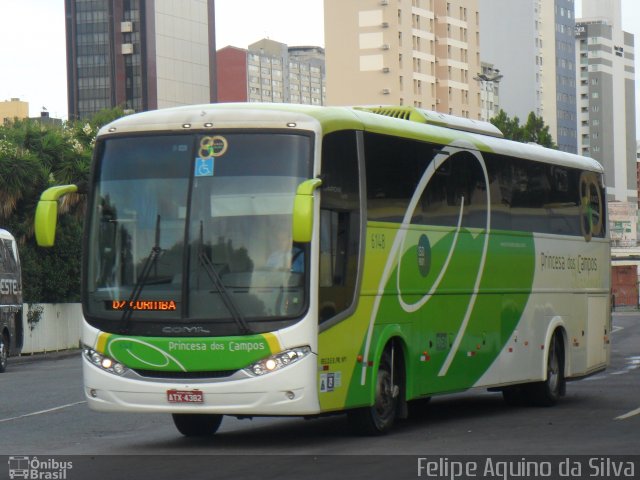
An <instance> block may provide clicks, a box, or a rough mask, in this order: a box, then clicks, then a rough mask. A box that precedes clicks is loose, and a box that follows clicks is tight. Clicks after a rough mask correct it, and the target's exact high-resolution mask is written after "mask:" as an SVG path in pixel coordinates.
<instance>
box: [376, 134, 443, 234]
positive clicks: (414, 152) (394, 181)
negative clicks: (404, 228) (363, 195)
mask: <svg viewBox="0 0 640 480" xmlns="http://www.w3.org/2000/svg"><path fill="white" fill-rule="evenodd" d="M364 138H365V143H364V148H365V158H366V159H367V169H366V170H367V208H368V219H369V220H376V221H381V222H401V221H402V219H403V217H404V215H405V213H406V211H407V207H408V206H409V201H410V200H411V197H413V194H414V193H415V191H416V187H417V186H418V182H419V181H420V179H421V178H422V175H423V173H424V171H425V169H426V167H427V165H428V164H429V163H430V162H431V159H432V158H433V155H434V151H435V150H437V149H438V147H436V146H434V145H433V144H431V143H426V142H418V141H414V140H407V139H406V138H397V137H391V136H386V135H378V134H373V133H365V137H364Z"/></svg>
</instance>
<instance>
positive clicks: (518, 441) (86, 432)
mask: <svg viewBox="0 0 640 480" xmlns="http://www.w3.org/2000/svg"><path fill="white" fill-rule="evenodd" d="M612 337H613V346H612V356H611V366H610V367H609V369H608V370H607V371H606V372H604V373H602V374H598V375H596V376H593V377H590V378H588V379H585V380H582V381H579V382H571V383H569V384H568V386H567V396H566V397H564V398H563V399H562V401H561V402H560V403H559V404H558V405H557V406H555V407H552V408H535V407H507V406H506V405H505V404H504V402H503V400H502V396H501V395H500V394H496V393H488V392H484V391H472V392H467V393H464V394H456V395H451V396H446V397H440V398H435V399H433V401H432V402H431V403H430V404H428V406H427V407H426V408H425V409H424V412H422V413H421V414H420V415H418V416H417V417H413V418H412V419H411V420H407V421H403V422H401V423H399V424H398V425H397V427H396V429H395V430H394V431H393V432H392V433H391V434H390V435H387V436H384V437H364V438H363V437H356V436H353V435H352V434H350V433H349V432H348V430H347V428H346V427H347V425H346V418H345V417H344V416H334V417H324V418H318V419H313V420H304V419H299V418H256V419H253V420H237V419H235V418H231V417H225V419H224V420H223V423H222V427H221V428H220V430H219V431H218V433H217V434H216V435H215V436H214V437H212V438H210V439H187V438H184V437H182V436H181V435H180V434H179V433H178V432H177V430H175V427H174V426H173V423H172V421H171V418H170V417H169V416H168V415H164V414H113V413H98V412H93V411H91V410H89V408H88V407H87V405H86V403H85V401H84V398H83V396H82V378H81V367H80V358H79V353H75V354H73V355H47V356H44V357H42V358H40V357H39V358H36V359H10V360H11V363H10V364H9V368H8V370H7V372H5V373H3V374H0V479H2V478H5V476H6V478H9V477H8V475H9V468H8V467H5V466H3V463H4V465H8V466H11V465H13V466H15V465H17V463H16V462H18V460H16V459H17V458H18V457H19V456H21V457H25V456H28V457H29V458H31V459H33V457H34V456H37V457H38V458H39V459H40V460H39V461H42V462H46V461H48V460H50V459H64V458H68V459H69V461H72V462H74V468H75V469H70V470H68V471H67V472H66V474H67V476H66V477H64V478H68V479H75V478H91V479H92V480H95V479H98V478H275V477H276V476H277V477H279V478H296V479H299V478H300V477H304V476H309V475H310V473H309V472H310V471H311V472H313V474H312V475H311V478H334V479H337V478H370V479H371V478H419V477H418V474H419V473H421V474H422V475H420V476H423V477H424V478H449V479H453V478H465V477H457V476H454V473H456V472H455V471H453V470H455V468H454V466H450V465H444V466H442V465H441V466H440V467H439V468H440V470H438V471H437V472H436V473H439V474H440V476H433V475H429V476H425V475H424V474H425V470H424V469H423V470H421V471H420V470H419V469H418V468H417V462H418V458H420V457H425V458H440V459H443V458H444V459H449V460H445V463H446V462H449V461H453V460H451V459H452V458H457V457H455V456H458V455H465V456H466V457H461V458H465V459H466V460H465V461H466V462H467V466H469V463H468V462H475V460H474V459H476V458H477V459H480V460H478V461H479V462H482V463H481V465H480V466H486V461H487V458H491V457H495V456H502V455H511V456H514V457H505V458H506V459H507V460H506V461H508V462H515V464H514V465H512V466H515V467H518V466H522V464H523V462H522V461H520V460H518V459H523V458H525V459H527V460H528V459H538V460H539V461H543V460H541V459H545V458H546V459H551V460H550V461H551V462H552V463H553V467H554V468H555V467H557V465H556V464H557V463H560V462H561V461H565V460H566V457H569V456H571V457H572V456H584V457H580V458H581V461H583V462H586V463H585V465H587V466H586V467H585V468H583V469H582V470H581V472H580V473H581V474H582V476H581V477H576V478H587V476H588V475H587V474H589V475H590V474H592V473H596V474H598V475H597V476H598V477H600V478H614V476H613V475H612V476H610V477H607V475H604V473H618V474H619V475H618V476H619V477H621V478H624V477H625V474H624V472H620V471H618V472H611V469H610V467H611V465H610V459H609V457H608V456H616V455H638V454H640V315H638V314H629V313H627V314H616V315H614V332H613V336H612ZM3 456H4V457H3ZM239 456H241V457H239ZM437 456H440V457H437ZM476 456H477V457H476ZM9 457H13V460H12V462H13V463H11V462H9V463H8V464H7V463H5V462H4V460H3V458H4V459H6V460H7V461H8V459H9ZM612 458H613V457H612ZM598 459H603V460H602V461H600V460H598ZM590 460H592V461H593V462H594V463H593V465H592V466H591V467H589V466H588V462H589V461H590ZM59 461H62V460H59ZM621 462H622V460H621ZM43 465H44V466H41V470H42V469H45V470H46V468H48V467H50V466H53V468H54V469H55V467H56V466H57V464H55V463H53V464H52V463H50V464H46V463H45V464H43ZM620 465H622V466H627V468H628V469H627V473H629V468H630V466H629V465H628V464H625V463H624V462H622V463H621V464H620ZM423 466H424V465H423ZM472 466H473V465H472ZM601 466H602V468H603V469H604V468H609V470H606V471H605V470H600V468H601ZM447 467H450V468H449V470H448V471H446V472H445V471H444V470H442V468H447ZM576 468H577V466H576ZM634 468H635V470H634V472H633V474H634V477H636V476H640V471H638V469H639V468H640V461H639V459H638V457H635V465H634ZM589 469H590V470H589ZM467 473H473V472H472V471H467ZM476 473H486V471H485V472H478V471H476ZM489 473H491V474H494V475H493V477H491V476H489V477H487V476H484V477H481V476H480V475H473V476H467V477H466V478H502V479H503V480H506V478H507V477H505V476H501V475H500V474H499V473H500V472H499V471H497V470H495V471H494V470H491V471H490V472H489ZM512 473H513V472H512ZM529 473H531V472H529ZM535 473H539V474H540V475H541V476H540V477H539V478H543V477H545V478H556V477H548V476H546V475H543V474H544V473H545V472H535ZM574 473H575V472H574ZM85 475H88V476H85ZM101 475H104V476H101ZM145 475H146V476H145ZM325 475H326V477H325ZM41 478H46V477H41ZM49 478H51V477H49ZM53 478H60V477H53ZM508 478H523V477H522V476H519V477H516V476H514V475H511V476H509V477H508ZM525 478H537V477H535V476H527V477H525ZM557 478H567V477H566V476H562V477H560V476H559V477H557ZM636 478H637V477H636Z"/></svg>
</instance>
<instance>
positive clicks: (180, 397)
mask: <svg viewBox="0 0 640 480" xmlns="http://www.w3.org/2000/svg"><path fill="white" fill-rule="evenodd" d="M167 400H168V401H169V403H203V402H204V393H202V391H200V390H167Z"/></svg>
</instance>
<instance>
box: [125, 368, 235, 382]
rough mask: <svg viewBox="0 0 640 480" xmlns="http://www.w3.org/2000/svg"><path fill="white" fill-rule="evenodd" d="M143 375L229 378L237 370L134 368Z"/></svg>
mask: <svg viewBox="0 0 640 480" xmlns="http://www.w3.org/2000/svg"><path fill="white" fill-rule="evenodd" d="M134 372H136V373H137V374H138V375H140V376H141V377H147V378H169V379H187V380H189V379H199V378H227V377H230V376H232V375H233V374H234V373H236V372H237V370H217V371H206V372H162V371H158V370H134Z"/></svg>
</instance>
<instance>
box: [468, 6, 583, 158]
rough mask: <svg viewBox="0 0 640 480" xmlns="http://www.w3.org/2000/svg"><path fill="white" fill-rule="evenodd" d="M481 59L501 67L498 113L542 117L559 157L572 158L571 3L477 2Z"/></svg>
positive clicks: (574, 139) (574, 144)
mask: <svg viewBox="0 0 640 480" xmlns="http://www.w3.org/2000/svg"><path fill="white" fill-rule="evenodd" d="M478 5H479V10H480V57H481V58H482V61H485V62H489V63H493V64H495V65H500V72H501V73H502V74H503V75H504V78H503V80H502V82H501V89H500V101H501V107H502V109H503V110H504V111H505V112H507V114H508V115H509V116H511V117H514V116H517V117H518V118H520V120H521V122H522V123H524V122H526V120H527V117H528V116H529V113H531V112H534V113H535V114H536V115H537V116H539V117H542V118H543V120H544V122H545V124H546V125H548V126H549V132H550V133H551V135H552V137H553V139H554V141H555V142H556V144H557V145H558V148H559V149H560V150H563V151H567V152H572V153H576V152H577V150H578V148H577V145H578V141H577V114H576V79H575V70H576V66H575V61H576V60H575V40H574V27H575V18H574V0H518V1H514V0H478Z"/></svg>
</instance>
